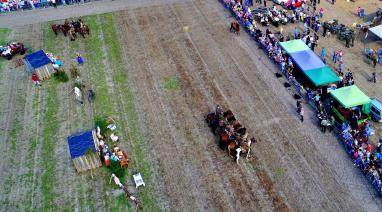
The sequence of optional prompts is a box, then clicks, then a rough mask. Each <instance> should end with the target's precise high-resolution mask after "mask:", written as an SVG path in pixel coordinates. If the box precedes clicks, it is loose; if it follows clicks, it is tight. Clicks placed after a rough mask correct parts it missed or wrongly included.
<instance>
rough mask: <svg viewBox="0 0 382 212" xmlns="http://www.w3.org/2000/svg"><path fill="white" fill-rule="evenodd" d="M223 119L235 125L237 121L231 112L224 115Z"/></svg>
mask: <svg viewBox="0 0 382 212" xmlns="http://www.w3.org/2000/svg"><path fill="white" fill-rule="evenodd" d="M223 117H224V118H225V119H227V122H228V123H234V122H235V121H236V118H235V116H234V115H233V112H232V111H231V110H227V111H226V112H224V113H223Z"/></svg>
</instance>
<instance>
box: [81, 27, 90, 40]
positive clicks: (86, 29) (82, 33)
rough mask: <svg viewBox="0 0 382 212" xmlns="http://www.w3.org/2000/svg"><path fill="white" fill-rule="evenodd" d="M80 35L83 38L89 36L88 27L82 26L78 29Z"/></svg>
mask: <svg viewBox="0 0 382 212" xmlns="http://www.w3.org/2000/svg"><path fill="white" fill-rule="evenodd" d="M80 34H81V35H82V37H84V38H85V35H90V29H89V27H88V25H86V24H82V27H81V29H80Z"/></svg>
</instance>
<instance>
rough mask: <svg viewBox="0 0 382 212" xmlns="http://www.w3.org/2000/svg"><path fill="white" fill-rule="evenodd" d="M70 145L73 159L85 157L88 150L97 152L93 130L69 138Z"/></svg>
mask: <svg viewBox="0 0 382 212" xmlns="http://www.w3.org/2000/svg"><path fill="white" fill-rule="evenodd" d="M68 144H69V151H70V157H71V158H72V159H74V158H77V157H80V156H83V155H85V153H86V151H87V150H88V149H90V150H91V151H93V152H95V151H96V149H95V143H94V139H93V131H92V130H90V131H87V132H81V133H77V134H74V135H71V136H69V137H68Z"/></svg>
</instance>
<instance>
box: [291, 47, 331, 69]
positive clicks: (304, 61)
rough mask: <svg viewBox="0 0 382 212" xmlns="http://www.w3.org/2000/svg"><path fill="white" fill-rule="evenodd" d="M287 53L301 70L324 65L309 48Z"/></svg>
mask: <svg viewBox="0 0 382 212" xmlns="http://www.w3.org/2000/svg"><path fill="white" fill-rule="evenodd" d="M289 55H290V56H291V58H292V60H293V61H294V62H295V63H296V64H297V66H298V67H299V68H300V69H301V70H302V71H306V70H311V69H317V68H323V67H325V64H324V63H323V62H322V61H321V59H320V58H319V57H318V56H317V55H316V54H315V53H314V52H313V51H312V50H310V49H309V50H305V51H298V52H291V53H289Z"/></svg>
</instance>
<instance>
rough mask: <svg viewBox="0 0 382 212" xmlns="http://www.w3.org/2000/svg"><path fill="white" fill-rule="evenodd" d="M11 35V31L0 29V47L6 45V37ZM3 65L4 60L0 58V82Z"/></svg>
mask: <svg viewBox="0 0 382 212" xmlns="http://www.w3.org/2000/svg"><path fill="white" fill-rule="evenodd" d="M9 33H11V30H10V29H8V28H0V45H4V44H6V43H7V39H8V35H9ZM4 63H5V59H4V58H0V80H2V77H3V74H2V73H3V66H4Z"/></svg>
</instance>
